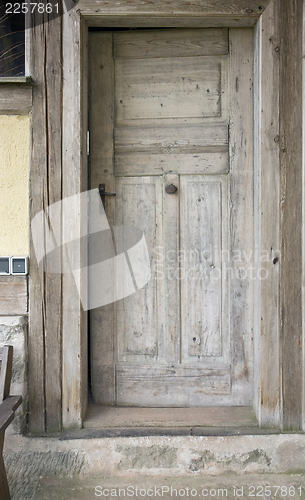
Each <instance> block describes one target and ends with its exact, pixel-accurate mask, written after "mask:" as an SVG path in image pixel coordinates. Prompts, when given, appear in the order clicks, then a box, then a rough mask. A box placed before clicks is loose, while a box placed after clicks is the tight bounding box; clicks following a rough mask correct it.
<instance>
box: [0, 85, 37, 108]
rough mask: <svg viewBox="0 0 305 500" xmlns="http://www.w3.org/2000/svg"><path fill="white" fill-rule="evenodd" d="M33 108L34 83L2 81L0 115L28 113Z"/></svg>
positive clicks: (0, 86) (0, 87)
mask: <svg viewBox="0 0 305 500" xmlns="http://www.w3.org/2000/svg"><path fill="white" fill-rule="evenodd" d="M31 109H32V85H31V84H28V83H12V82H2V81H1V83H0V115H27V114H28V113H29V112H30V111H31Z"/></svg>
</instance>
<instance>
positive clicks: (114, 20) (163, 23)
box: [83, 10, 258, 28]
mask: <svg viewBox="0 0 305 500" xmlns="http://www.w3.org/2000/svg"><path fill="white" fill-rule="evenodd" d="M83 17H84V19H85V20H86V24H87V26H89V27H96V28H221V27H228V28H253V27H254V26H255V24H256V22H257V19H258V18H257V17H253V16H248V17H246V16H245V17H205V16H200V15H198V16H192V17H190V16H187V17H185V16H172V15H163V16H161V17H160V16H156V15H153V16H144V15H141V16H136V15H133V16H119V15H107V14H105V15H104V14H102V15H100V14H95V13H94V12H91V14H90V13H89V10H88V13H86V14H85V15H84V16H83Z"/></svg>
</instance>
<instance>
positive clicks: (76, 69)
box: [62, 10, 88, 429]
mask: <svg viewBox="0 0 305 500" xmlns="http://www.w3.org/2000/svg"><path fill="white" fill-rule="evenodd" d="M62 22H63V35H62V36H63V45H62V58H63V89H62V92H63V108H62V121H63V137H62V141H63V142H62V148H63V152H62V162H63V172H62V197H63V198H66V197H68V196H72V195H74V194H78V193H80V192H82V191H85V190H86V189H87V180H86V172H87V156H86V149H85V148H84V143H85V137H86V129H85V130H84V124H85V118H84V114H83V112H84V108H83V83H84V82H83V68H84V66H83V65H84V55H85V54H84V52H85V51H84V52H83V49H84V39H83V36H82V35H83V28H84V27H83V25H82V20H81V18H80V15H79V13H78V12H75V11H74V10H72V11H71V12H69V15H67V16H66V15H65V16H63V18H62ZM79 213H81V206H75V213H74V211H70V213H68V211H66V213H65V217H64V218H63V231H64V234H65V235H67V236H69V237H71V239H76V240H78V237H79V235H80V232H81V218H79V219H78V220H79V223H78V226H76V223H75V220H77V218H78V214H79ZM84 239H85V238H84ZM84 239H83V240H84ZM81 243H82V241H81V240H79V244H78V246H75V247H74V251H73V255H70V256H69V257H70V263H71V267H72V269H77V268H80V267H82V262H84V260H83V259H85V258H86V245H84V246H82V244H81ZM84 274H85V273H84ZM62 280H63V281H62V295H63V297H64V300H63V307H62V352H63V358H62V388H63V391H62V418H63V427H64V428H66V429H67V428H75V427H76V428H79V427H81V425H82V415H83V414H84V411H85V408H83V406H82V405H83V404H85V401H86V394H87V389H88V388H87V380H88V379H87V377H86V376H85V377H83V374H84V373H85V372H86V365H87V326H86V325H87V314H86V313H85V312H84V311H83V309H82V305H81V302H80V296H79V293H78V289H77V287H79V289H81V287H86V282H85V276H84V275H83V274H82V273H81V275H80V279H79V282H78V283H77V285H76V282H75V280H74V277H73V275H72V274H64V275H63V278H62ZM68 297H69V299H68Z"/></svg>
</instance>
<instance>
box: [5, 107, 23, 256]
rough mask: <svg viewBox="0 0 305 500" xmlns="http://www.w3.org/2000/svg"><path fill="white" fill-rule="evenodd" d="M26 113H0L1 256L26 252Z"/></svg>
mask: <svg viewBox="0 0 305 500" xmlns="http://www.w3.org/2000/svg"><path fill="white" fill-rule="evenodd" d="M28 205H29V117H28V116H15V115H12V116H6V115H1V116H0V221H1V238H0V256H13V255H17V256H18V255H19V256H21V255H28V253H29V207H28Z"/></svg>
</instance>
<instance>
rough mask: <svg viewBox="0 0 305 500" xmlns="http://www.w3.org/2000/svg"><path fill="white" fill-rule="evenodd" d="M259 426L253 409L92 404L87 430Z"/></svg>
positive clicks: (87, 417) (88, 414) (85, 422)
mask: <svg viewBox="0 0 305 500" xmlns="http://www.w3.org/2000/svg"><path fill="white" fill-rule="evenodd" d="M210 426H211V427H218V426H219V427H222V428H225V427H236V426H241V427H252V428H255V427H257V420H256V418H255V413H254V411H253V409H252V408H249V407H248V408H247V407H232V408H229V407H227V406H225V407H223V406H218V407H216V408H215V407H205V408H194V407H193V408H135V407H131V408H126V407H123V408H122V407H118V406H117V407H116V408H110V407H108V408H107V407H105V406H104V407H103V406H98V405H93V404H89V407H88V413H87V415H86V419H85V421H84V427H85V428H86V429H101V428H103V429H111V428H116V429H119V428H126V427H129V428H130V427H133V428H135V427H136V428H139V427H152V428H156V427H161V428H164V427H165V428H167V429H169V428H171V427H173V428H177V427H188V428H189V429H193V428H194V427H210Z"/></svg>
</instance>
